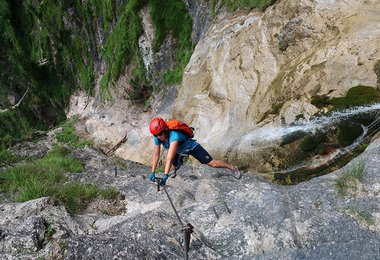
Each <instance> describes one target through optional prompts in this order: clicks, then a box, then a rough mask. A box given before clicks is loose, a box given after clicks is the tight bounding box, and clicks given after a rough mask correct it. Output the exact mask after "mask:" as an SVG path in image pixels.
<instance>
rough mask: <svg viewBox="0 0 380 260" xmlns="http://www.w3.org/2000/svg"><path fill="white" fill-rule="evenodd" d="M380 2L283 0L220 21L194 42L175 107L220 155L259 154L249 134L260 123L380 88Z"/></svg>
mask: <svg viewBox="0 0 380 260" xmlns="http://www.w3.org/2000/svg"><path fill="white" fill-rule="evenodd" d="M379 8H380V7H379V5H378V3H376V1H355V3H350V4H347V3H346V2H345V1H279V2H278V4H276V5H275V6H273V7H272V8H270V9H269V10H267V11H266V12H265V13H264V14H262V13H257V12H255V11H253V12H251V13H248V14H244V13H243V14H239V13H237V14H235V15H234V16H232V17H223V19H220V20H217V21H215V22H214V23H213V25H212V26H211V27H210V28H209V30H208V31H207V33H206V34H205V36H204V37H203V38H202V39H201V40H200V42H199V43H198V44H197V46H196V48H195V51H194V54H193V56H192V58H191V60H190V62H189V64H188V66H187V69H186V71H185V73H184V78H183V83H182V87H181V88H180V92H179V95H178V98H177V101H176V105H175V106H174V111H173V114H174V115H175V116H177V117H180V118H184V119H185V121H188V122H191V123H192V124H193V125H194V126H195V128H197V129H199V131H198V132H197V139H198V140H200V141H201V142H206V143H208V147H210V149H211V150H212V152H213V153H214V154H216V155H219V156H223V155H225V154H226V151H230V152H229V153H228V155H227V156H228V159H230V160H234V161H236V160H240V161H241V162H242V163H243V162H247V161H254V160H255V159H256V158H254V155H253V153H254V151H253V150H252V147H250V146H249V145H247V143H250V142H249V141H250V140H247V139H249V138H246V137H247V135H249V132H250V131H252V130H254V129H256V128H257V127H258V126H260V124H261V125H262V124H264V123H269V122H272V123H274V124H276V125H279V124H281V123H285V124H287V125H288V124H290V123H292V122H294V121H295V119H296V117H297V116H298V117H299V116H302V117H303V118H306V119H308V118H310V117H311V116H312V115H313V114H315V113H316V112H317V111H318V110H317V109H316V107H314V106H313V105H311V104H310V101H311V97H313V96H315V95H325V94H328V95H329V96H330V97H337V96H342V95H344V94H345V93H346V92H347V90H348V89H349V88H351V87H353V86H357V85H368V86H373V87H376V74H375V73H374V71H373V68H374V64H375V62H376V61H377V60H379V58H380V56H379V46H380V45H379V44H380V42H379V32H380V27H379V24H380V23H379V22H380V15H379V13H380V9H379ZM360 46H366V48H362V47H360ZM237 147H239V149H238V150H237Z"/></svg>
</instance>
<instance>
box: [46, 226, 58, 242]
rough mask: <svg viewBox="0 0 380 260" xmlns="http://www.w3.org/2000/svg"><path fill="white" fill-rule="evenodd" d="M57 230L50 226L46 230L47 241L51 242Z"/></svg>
mask: <svg viewBox="0 0 380 260" xmlns="http://www.w3.org/2000/svg"><path fill="white" fill-rule="evenodd" d="M55 232H56V230H55V228H54V227H53V226H51V225H48V226H47V227H46V229H45V238H46V240H50V239H51V238H52V237H53V235H54V234H55Z"/></svg>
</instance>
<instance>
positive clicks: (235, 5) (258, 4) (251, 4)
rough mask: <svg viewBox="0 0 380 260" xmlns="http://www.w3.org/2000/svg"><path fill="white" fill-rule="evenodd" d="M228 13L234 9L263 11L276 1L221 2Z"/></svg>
mask: <svg viewBox="0 0 380 260" xmlns="http://www.w3.org/2000/svg"><path fill="white" fill-rule="evenodd" d="M222 2H223V3H224V4H225V5H226V6H227V8H228V9H229V10H230V11H234V10H236V9H245V10H250V9H252V8H258V9H260V10H262V11H264V10H265V9H266V8H267V7H268V6H270V5H272V4H274V3H275V2H276V0H222Z"/></svg>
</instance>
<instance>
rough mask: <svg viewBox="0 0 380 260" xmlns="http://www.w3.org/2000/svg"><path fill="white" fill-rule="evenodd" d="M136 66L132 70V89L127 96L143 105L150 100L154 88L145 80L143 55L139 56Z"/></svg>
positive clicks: (130, 82)
mask: <svg viewBox="0 0 380 260" xmlns="http://www.w3.org/2000/svg"><path fill="white" fill-rule="evenodd" d="M136 59H137V60H136V65H135V66H134V68H133V70H132V74H131V77H130V80H129V84H130V85H131V87H132V88H131V89H130V90H129V91H128V93H127V95H128V98H129V99H130V100H134V101H136V102H138V103H142V102H144V101H146V100H148V99H149V97H150V95H151V93H152V86H151V85H150V84H149V82H148V80H147V79H146V78H145V67H144V63H143V60H142V57H141V55H139V54H138V55H137V58H136Z"/></svg>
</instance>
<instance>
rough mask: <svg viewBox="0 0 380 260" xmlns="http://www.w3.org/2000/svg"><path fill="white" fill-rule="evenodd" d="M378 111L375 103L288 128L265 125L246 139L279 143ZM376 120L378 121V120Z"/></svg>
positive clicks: (300, 122) (255, 142)
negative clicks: (295, 134) (299, 134)
mask: <svg viewBox="0 0 380 260" xmlns="http://www.w3.org/2000/svg"><path fill="white" fill-rule="evenodd" d="M379 110H380V103H377V104H374V105H371V106H361V107H354V108H351V109H346V110H344V111H339V112H333V113H332V114H331V115H328V116H320V117H316V118H314V119H312V120H310V121H299V122H295V123H294V124H292V125H290V126H273V125H266V126H264V127H262V128H258V129H256V130H254V131H253V132H251V133H249V134H248V135H246V139H247V140H250V141H252V142H253V144H262V143H268V142H271V141H280V140H282V139H283V138H284V137H286V136H288V135H290V134H293V133H300V132H303V133H315V132H317V131H321V130H322V131H323V129H326V128H327V127H328V126H331V125H333V124H336V123H338V122H340V121H342V120H345V119H348V118H350V117H352V116H355V115H362V114H366V113H372V112H376V111H379ZM377 120H380V119H379V118H378V119H377Z"/></svg>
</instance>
